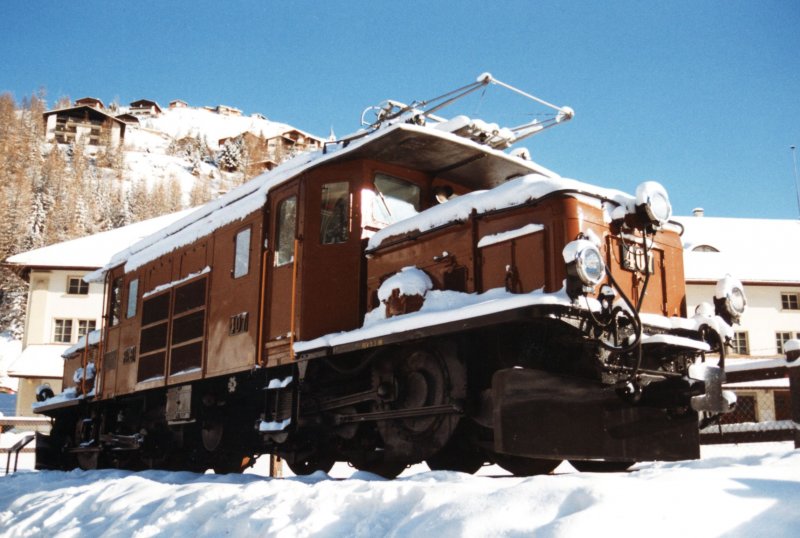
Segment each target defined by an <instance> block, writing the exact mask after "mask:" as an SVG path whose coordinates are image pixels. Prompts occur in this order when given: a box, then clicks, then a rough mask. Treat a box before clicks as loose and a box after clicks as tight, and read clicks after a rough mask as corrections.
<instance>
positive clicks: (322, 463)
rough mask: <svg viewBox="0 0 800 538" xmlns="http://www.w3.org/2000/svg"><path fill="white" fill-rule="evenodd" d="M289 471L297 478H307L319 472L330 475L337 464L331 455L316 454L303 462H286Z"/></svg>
mask: <svg viewBox="0 0 800 538" xmlns="http://www.w3.org/2000/svg"><path fill="white" fill-rule="evenodd" d="M285 461H286V464H287V465H288V466H289V469H291V470H292V472H293V473H294V474H296V475H297V476H306V475H310V474H311V473H315V472H317V471H322V472H324V473H329V472H330V471H331V469H332V468H333V464H334V463H336V459H335V458H334V457H333V456H331V455H330V454H325V453H322V452H314V453H312V454H310V455H309V456H307V457H306V458H304V459H302V460H294V461H289V460H285Z"/></svg>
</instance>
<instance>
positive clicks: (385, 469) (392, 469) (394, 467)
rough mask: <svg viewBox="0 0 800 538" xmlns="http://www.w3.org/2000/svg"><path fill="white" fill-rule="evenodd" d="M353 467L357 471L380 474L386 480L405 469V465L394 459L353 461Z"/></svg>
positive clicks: (395, 476)
mask: <svg viewBox="0 0 800 538" xmlns="http://www.w3.org/2000/svg"><path fill="white" fill-rule="evenodd" d="M353 467H355V468H356V469H358V470H359V471H366V472H368V473H372V474H376V475H378V476H382V477H383V478H386V479H388V480H391V479H393V478H397V475H399V474H400V473H402V472H403V471H405V469H406V467H407V465H406V464H405V463H399V462H394V461H373V462H369V463H367V462H359V463H353Z"/></svg>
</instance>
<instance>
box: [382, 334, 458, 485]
mask: <svg viewBox="0 0 800 538" xmlns="http://www.w3.org/2000/svg"><path fill="white" fill-rule="evenodd" d="M463 379H464V375H463V366H461V365H460V364H459V363H458V362H457V361H456V360H455V359H450V360H447V359H445V358H443V357H441V356H440V355H439V353H437V351H436V350H434V349H430V348H422V347H420V348H412V349H410V350H405V351H404V352H401V353H400V354H398V355H396V356H394V357H392V356H388V357H385V358H384V359H383V360H380V361H378V362H377V363H376V365H375V369H374V370H373V386H374V387H375V389H376V391H377V393H378V395H379V398H380V400H379V401H378V403H377V408H376V410H379V411H406V410H413V409H419V408H423V407H429V406H439V405H446V404H448V403H451V402H452V401H453V400H455V399H459V398H463V393H464V392H465V383H464V382H463V381H462V380H463ZM459 418H460V417H459V416H457V415H454V414H431V415H423V416H416V417H409V418H396V419H387V420H381V421H379V422H378V423H377V427H378V432H379V433H380V436H381V438H382V439H383V443H384V446H385V450H386V451H387V455H388V456H389V461H419V460H423V459H426V458H427V457H429V456H431V455H433V454H435V453H436V452H438V451H439V450H441V448H442V447H444V445H445V444H446V443H447V441H448V440H449V439H450V437H451V436H452V435H453V432H454V431H455V429H456V426H457V425H458V421H459ZM401 470H402V469H401ZM378 474H381V473H378Z"/></svg>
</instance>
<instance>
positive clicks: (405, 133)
mask: <svg viewBox="0 0 800 538" xmlns="http://www.w3.org/2000/svg"><path fill="white" fill-rule="evenodd" d="M443 127H444V125H443ZM366 158H369V159H374V160H379V161H382V162H387V163H391V164H397V165H402V166H405V167H409V168H413V169H416V170H420V171H424V172H426V173H430V174H433V175H438V176H440V177H443V178H446V179H448V180H451V181H454V182H457V183H460V184H463V185H465V186H468V187H470V188H473V189H486V188H491V187H494V186H495V185H499V184H501V183H503V182H504V181H506V180H507V179H509V178H512V177H515V176H521V175H526V174H537V175H539V176H540V177H547V178H557V177H558V175H557V174H555V173H554V172H552V171H550V170H548V169H546V168H544V167H542V166H540V165H538V164H536V163H534V162H532V161H528V160H524V159H521V158H518V157H515V156H512V155H509V154H507V153H504V152H502V151H500V150H496V149H493V148H490V147H488V146H485V145H481V144H478V143H476V142H473V141H471V140H469V139H466V138H464V137H461V136H458V135H455V134H452V133H450V132H447V131H446V130H443V129H442V128H437V127H436V126H433V127H426V126H418V125H412V124H407V123H396V124H393V125H389V126H386V127H383V128H380V129H378V130H376V131H374V132H372V133H369V134H368V135H366V136H363V137H362V138H358V139H355V140H351V141H350V142H349V143H339V144H333V145H328V147H327V150H326V151H316V152H312V153H304V154H300V155H298V156H297V157H295V158H293V159H291V160H289V161H286V162H284V163H283V164H281V165H280V166H278V167H276V168H275V169H273V170H271V171H269V172H266V173H264V174H262V175H260V176H258V177H256V178H254V179H252V180H251V181H249V182H247V183H245V184H244V185H241V186H240V187H237V188H236V189H233V190H231V191H230V192H228V193H226V194H225V195H223V196H221V197H219V198H217V199H216V200H213V201H211V202H209V203H207V204H206V205H204V206H202V207H200V208H198V209H197V210H195V211H193V212H191V213H190V214H189V215H187V216H186V217H184V218H182V219H180V220H178V221H177V222H174V223H172V224H170V225H169V226H166V227H165V228H163V229H161V230H159V231H157V232H155V233H154V234H153V235H151V236H149V237H146V238H144V239H142V240H141V241H139V242H137V243H135V244H133V245H132V246H131V247H129V248H127V249H125V250H123V251H120V252H118V253H117V254H115V255H114V256H113V257H112V259H111V261H110V262H109V263H108V264H106V265H105V266H104V267H102V268H101V269H99V270H97V271H95V272H93V273H90V274H88V275H86V277H85V279H86V280H87V281H90V282H96V281H100V280H102V279H103V278H104V277H105V274H106V273H107V272H108V271H109V270H111V269H112V268H113V267H117V266H119V265H121V264H125V271H126V272H128V271H133V270H136V269H137V268H139V267H141V266H142V265H144V264H146V263H148V262H150V261H152V260H154V259H156V258H158V257H160V256H162V255H164V254H167V253H169V252H172V251H174V250H175V249H178V248H180V247H182V246H185V245H188V244H190V243H192V242H194V241H195V240H197V239H199V238H200V237H203V236H205V235H208V234H210V233H212V232H213V231H214V230H216V229H218V228H220V227H222V226H224V225H226V224H229V223H231V222H235V221H237V220H241V219H243V218H245V217H246V216H247V215H250V214H252V213H253V212H255V211H258V210H260V209H261V208H262V207H263V205H264V204H265V203H266V198H267V194H268V193H269V191H270V190H271V189H273V188H274V187H276V186H278V185H281V184H283V183H285V182H287V181H289V180H290V179H292V178H294V177H296V176H298V175H299V174H301V173H303V172H305V171H307V170H310V169H312V168H315V167H318V166H322V165H324V164H330V163H333V162H341V161H348V160H355V159H366Z"/></svg>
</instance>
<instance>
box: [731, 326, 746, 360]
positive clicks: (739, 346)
mask: <svg viewBox="0 0 800 538" xmlns="http://www.w3.org/2000/svg"><path fill="white" fill-rule="evenodd" d="M731 345H732V346H733V352H734V353H736V354H738V355H748V354H749V353H750V347H749V346H748V345H747V331H736V332H735V333H733V339H732V340H731Z"/></svg>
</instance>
